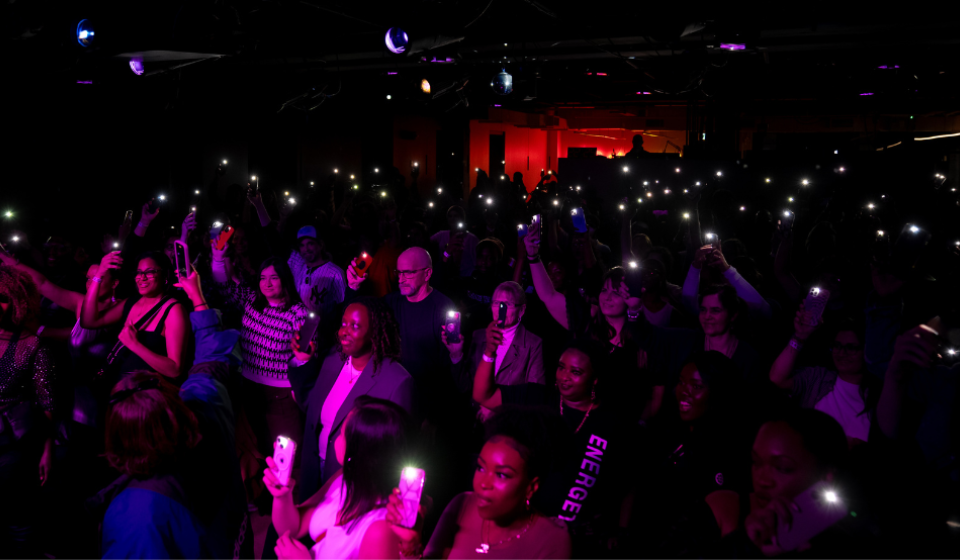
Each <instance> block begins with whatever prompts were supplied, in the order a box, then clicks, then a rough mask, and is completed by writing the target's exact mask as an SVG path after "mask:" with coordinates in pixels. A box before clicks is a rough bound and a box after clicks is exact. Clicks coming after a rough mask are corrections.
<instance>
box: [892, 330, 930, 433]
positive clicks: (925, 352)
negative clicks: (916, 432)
mask: <svg viewBox="0 0 960 560" xmlns="http://www.w3.org/2000/svg"><path fill="white" fill-rule="evenodd" d="M938 345H939V341H938V340H937V336H936V335H934V334H933V333H932V332H931V331H929V330H927V329H926V328H924V326H923V325H921V326H918V327H914V328H912V329H910V330H908V331H907V332H905V333H903V334H902V335H900V336H898V337H897V341H896V343H895V344H894V347H893V358H892V359H891V360H890V364H889V365H888V366H887V373H886V375H885V376H884V378H883V391H882V392H881V393H880V400H879V401H878V402H877V423H878V425H879V426H880V430H881V431H882V432H883V435H885V436H887V437H889V438H895V437H898V436H899V435H900V432H901V418H902V416H903V401H904V399H906V396H907V390H908V387H909V384H910V380H911V379H912V377H913V375H912V374H913V373H914V370H915V369H916V368H922V369H927V368H930V367H931V366H932V365H933V357H934V356H935V355H936V352H937V347H938Z"/></svg>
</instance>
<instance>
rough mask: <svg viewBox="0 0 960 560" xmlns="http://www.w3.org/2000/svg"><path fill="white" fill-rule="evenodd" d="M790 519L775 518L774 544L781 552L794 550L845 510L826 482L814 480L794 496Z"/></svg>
mask: <svg viewBox="0 0 960 560" xmlns="http://www.w3.org/2000/svg"><path fill="white" fill-rule="evenodd" d="M793 503H794V504H795V505H796V506H797V507H796V508H795V510H794V511H793V521H792V522H791V523H790V525H787V524H786V523H784V522H783V521H782V520H778V521H777V544H779V545H780V548H781V549H783V550H784V552H789V551H791V550H795V549H796V548H797V547H799V546H800V545H802V544H803V543H805V542H808V541H809V540H810V539H812V538H813V537H815V536H817V535H819V534H820V533H822V532H823V531H825V530H826V529H828V528H830V527H831V526H832V525H833V524H834V523H836V522H837V521H840V520H841V519H843V518H844V517H846V516H847V514H848V513H849V509H848V508H847V505H846V504H845V503H844V501H843V498H842V497H841V496H839V495H838V493H837V492H836V491H835V490H834V489H832V487H831V486H830V484H828V483H827V482H823V481H821V482H818V483H816V484H814V485H813V486H811V487H810V488H808V489H807V490H805V491H803V492H802V493H801V494H800V495H799V496H797V497H796V498H794V500H793Z"/></svg>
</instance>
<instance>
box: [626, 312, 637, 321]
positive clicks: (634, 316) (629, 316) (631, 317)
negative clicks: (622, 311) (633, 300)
mask: <svg viewBox="0 0 960 560" xmlns="http://www.w3.org/2000/svg"><path fill="white" fill-rule="evenodd" d="M639 318H640V312H639V311H637V312H636V313H630V311H627V319H629V320H631V321H636V320H637V319H639Z"/></svg>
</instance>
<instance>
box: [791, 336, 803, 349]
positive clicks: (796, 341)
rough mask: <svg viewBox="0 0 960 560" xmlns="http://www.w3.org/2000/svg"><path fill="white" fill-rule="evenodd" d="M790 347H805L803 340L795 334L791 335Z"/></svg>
mask: <svg viewBox="0 0 960 560" xmlns="http://www.w3.org/2000/svg"><path fill="white" fill-rule="evenodd" d="M790 348H793V349H794V350H800V349H801V348H803V341H801V340H800V339H799V338H797V337H795V336H791V337H790Z"/></svg>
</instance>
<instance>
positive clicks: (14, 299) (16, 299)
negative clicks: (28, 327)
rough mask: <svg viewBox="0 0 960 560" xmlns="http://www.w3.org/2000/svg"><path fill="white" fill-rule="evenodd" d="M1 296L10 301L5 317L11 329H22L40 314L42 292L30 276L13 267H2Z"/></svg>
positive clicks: (0, 271) (0, 268) (0, 266)
mask: <svg viewBox="0 0 960 560" xmlns="http://www.w3.org/2000/svg"><path fill="white" fill-rule="evenodd" d="M0 294H2V295H5V296H6V297H7V299H9V300H10V311H9V312H7V313H6V314H5V315H4V317H3V322H4V323H6V324H7V325H8V326H10V327H14V328H18V327H22V326H23V325H25V324H26V323H29V322H30V321H32V320H33V319H34V318H36V317H37V315H38V314H39V313H40V290H39V289H38V288H37V285H36V284H35V283H34V282H33V279H32V278H30V276H29V275H27V274H25V273H23V272H20V271H19V270H17V269H16V268H13V267H12V266H4V265H0Z"/></svg>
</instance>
